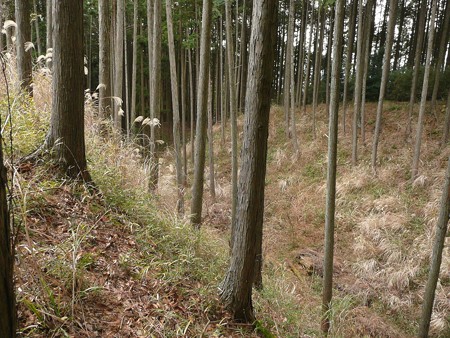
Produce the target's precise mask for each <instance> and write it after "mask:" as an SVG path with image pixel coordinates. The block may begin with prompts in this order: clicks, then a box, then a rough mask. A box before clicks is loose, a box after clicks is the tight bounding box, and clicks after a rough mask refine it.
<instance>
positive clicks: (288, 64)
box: [283, 0, 295, 139]
mask: <svg viewBox="0 0 450 338" xmlns="http://www.w3.org/2000/svg"><path fill="white" fill-rule="evenodd" d="M294 10H295V3H294V0H289V10H288V13H289V17H288V33H287V46H286V54H285V60H286V61H285V63H284V65H285V70H284V86H283V107H284V122H285V133H286V138H287V139H289V138H290V136H291V134H290V93H291V68H293V65H292V59H293V57H292V54H293V53H294V52H293V49H294Z"/></svg>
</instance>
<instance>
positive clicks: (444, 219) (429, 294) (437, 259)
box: [418, 158, 450, 338]
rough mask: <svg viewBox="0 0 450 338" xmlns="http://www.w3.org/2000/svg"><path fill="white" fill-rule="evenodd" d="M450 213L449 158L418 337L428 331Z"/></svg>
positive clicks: (423, 337) (425, 337)
mask: <svg viewBox="0 0 450 338" xmlns="http://www.w3.org/2000/svg"><path fill="white" fill-rule="evenodd" d="M449 211H450V158H448V166H447V173H446V175H445V184H444V189H443V193H442V199H441V209H440V212H439V219H438V221H437V225H436V235H435V237H434V244H433V253H432V256H431V262H430V272H429V273H428V280H427V285H426V287H425V294H424V297H423V304H422V316H421V319H420V324H419V334H418V337H421V338H427V337H428V331H429V329H430V320H431V314H432V312H433V303H434V297H435V292H436V285H437V282H438V278H439V271H440V268H441V263H442V251H443V249H444V244H445V237H446V235H447V227H448V215H449Z"/></svg>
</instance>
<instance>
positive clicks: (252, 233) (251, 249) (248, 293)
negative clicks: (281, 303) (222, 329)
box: [220, 0, 277, 323]
mask: <svg viewBox="0 0 450 338" xmlns="http://www.w3.org/2000/svg"><path fill="white" fill-rule="evenodd" d="M276 9H277V1H276V0H255V1H254V2H253V17H252V30H251V37H250V48H249V72H248V78H247V94H246V100H245V124H244V143H243V151H242V164H241V175H240V177H239V191H238V197H239V207H238V211H237V217H236V221H235V224H233V226H234V227H235V229H236V230H235V231H236V236H235V237H234V238H235V241H234V243H233V244H232V252H231V259H230V266H229V268H228V271H227V274H226V276H225V279H224V281H223V282H222V284H221V287H220V294H221V299H222V301H223V303H224V304H225V306H226V308H228V310H229V311H230V312H231V314H232V316H233V318H234V319H235V320H237V321H241V322H247V323H253V322H254V319H255V315H254V312H253V305H252V284H253V281H254V278H255V263H256V264H257V262H255V261H257V260H258V259H260V257H257V256H258V255H259V253H258V251H259V249H258V246H259V245H260V244H261V242H262V225H263V214H264V181H265V174H266V159H267V138H268V125H269V111H270V97H271V95H270V91H271V85H272V68H273V57H274V50H275V32H276Z"/></svg>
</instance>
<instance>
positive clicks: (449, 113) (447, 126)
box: [441, 89, 450, 147]
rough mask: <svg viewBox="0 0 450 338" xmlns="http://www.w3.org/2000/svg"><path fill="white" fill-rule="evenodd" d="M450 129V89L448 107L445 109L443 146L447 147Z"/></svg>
mask: <svg viewBox="0 0 450 338" xmlns="http://www.w3.org/2000/svg"><path fill="white" fill-rule="evenodd" d="M449 131H450V89H449V90H448V94H447V108H446V110H445V123H444V132H443V133H442V141H441V146H443V147H445V146H446V145H447V143H448V135H449Z"/></svg>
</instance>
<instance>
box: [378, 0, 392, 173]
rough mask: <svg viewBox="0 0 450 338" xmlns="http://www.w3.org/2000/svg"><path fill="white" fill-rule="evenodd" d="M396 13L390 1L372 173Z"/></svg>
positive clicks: (379, 131) (389, 64)
mask: <svg viewBox="0 0 450 338" xmlns="http://www.w3.org/2000/svg"><path fill="white" fill-rule="evenodd" d="M396 12H397V0H390V4H389V27H388V33H387V41H386V48H385V50H384V57H383V72H382V74H381V85H380V95H379V97H378V106H377V117H376V122H375V132H374V134H373V144H372V169H373V171H374V172H376V169H377V154H378V142H379V139H380V133H381V113H382V112H383V102H384V95H385V93H386V86H387V82H388V77H389V70H390V66H391V50H392V40H393V38H394V31H395V21H396V20H395V18H396Z"/></svg>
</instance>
